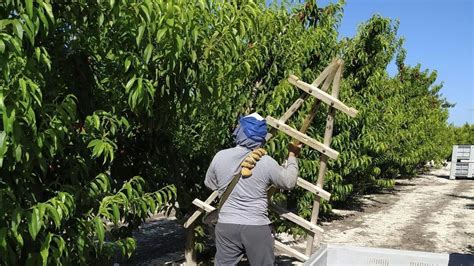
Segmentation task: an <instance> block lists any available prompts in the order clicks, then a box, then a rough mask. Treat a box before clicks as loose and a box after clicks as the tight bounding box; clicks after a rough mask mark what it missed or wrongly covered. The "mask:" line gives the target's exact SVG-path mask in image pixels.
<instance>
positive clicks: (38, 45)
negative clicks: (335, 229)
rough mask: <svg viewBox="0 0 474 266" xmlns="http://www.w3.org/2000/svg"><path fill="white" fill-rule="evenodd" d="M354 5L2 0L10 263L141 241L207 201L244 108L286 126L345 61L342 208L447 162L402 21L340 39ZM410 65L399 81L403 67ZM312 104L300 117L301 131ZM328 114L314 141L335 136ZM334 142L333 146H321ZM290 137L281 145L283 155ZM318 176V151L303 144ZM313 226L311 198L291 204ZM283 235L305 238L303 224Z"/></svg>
mask: <svg viewBox="0 0 474 266" xmlns="http://www.w3.org/2000/svg"><path fill="white" fill-rule="evenodd" d="M343 4H344V2H343V1H340V2H338V3H336V4H330V5H328V6H326V7H324V8H321V7H318V6H317V4H316V2H315V1H307V2H306V3H305V4H304V5H296V6H288V5H276V4H275V5H272V6H270V7H268V6H266V3H265V1H263V0H255V1H250V0H248V1H210V0H199V1H186V0H171V1H169V0H167V1H165V0H117V1H115V0H109V1H86V0H78V1H73V2H71V3H68V4H65V3H64V2H61V1H54V2H53V1H48V0H5V1H2V2H1V3H0V72H1V75H2V77H1V79H0V113H1V117H2V123H0V129H1V131H0V213H3V215H2V218H1V219H0V261H1V264H11V265H15V264H25V263H27V264H43V265H46V264H70V263H74V264H75V263H77V262H80V263H82V264H90V263H92V262H94V261H98V260H102V259H105V258H107V257H115V256H117V254H121V255H122V256H129V255H130V254H131V252H132V251H133V249H134V247H135V242H134V240H133V238H131V237H130V236H131V231H132V230H134V229H136V228H137V226H138V225H139V224H140V223H141V222H142V221H143V220H144V219H145V218H146V217H148V216H149V215H151V214H152V213H154V212H156V211H162V210H165V209H166V208H167V207H168V206H172V205H173V202H174V201H175V200H177V201H178V203H179V206H180V209H179V210H178V212H177V214H178V215H185V214H186V213H188V212H189V209H190V206H191V201H192V199H193V198H195V197H201V198H202V197H205V196H206V195H208V193H209V191H207V190H206V189H205V188H204V187H203V176H204V174H205V171H206V169H207V166H208V164H209V162H210V160H211V159H212V156H213V155H214V153H215V152H216V151H218V150H219V149H222V148H225V147H229V146H231V145H232V139H231V132H232V129H233V127H234V126H235V123H236V121H237V118H238V116H239V115H241V114H245V113H249V112H252V111H258V112H259V113H261V114H262V115H272V116H274V117H279V116H281V114H282V113H283V112H284V110H285V109H286V108H288V107H289V105H290V104H291V103H292V102H293V101H294V100H295V99H296V98H297V97H298V94H299V92H298V90H297V89H295V88H293V87H292V86H290V84H289V83H288V82H287V81H286V79H287V77H288V75H289V74H296V75H298V76H300V77H301V78H302V79H303V80H306V81H311V80H313V79H314V78H315V77H316V76H317V75H318V74H319V72H320V71H321V70H322V69H323V68H324V67H325V66H326V65H328V64H329V63H330V62H331V60H332V59H333V58H335V57H341V58H343V60H344V61H345V70H344V73H343V82H342V87H341V95H340V98H341V99H342V100H343V101H344V102H345V103H347V104H348V105H350V106H353V107H355V108H357V109H358V110H359V115H358V116H357V118H355V119H351V118H348V117H346V116H345V115H344V114H337V116H336V124H335V131H334V138H333V142H332V144H331V146H332V147H333V148H334V149H336V150H338V151H340V152H341V154H340V158H339V159H338V160H336V161H331V162H330V167H329V168H330V171H329V172H328V174H327V176H326V179H327V181H326V187H325V189H326V190H328V191H330V192H331V193H332V200H331V202H325V203H324V204H323V211H325V212H328V211H329V210H330V208H331V205H332V204H333V203H334V202H343V201H346V200H348V199H350V197H351V196H354V195H359V194H362V193H365V192H367V191H370V190H373V189H379V188H383V187H389V186H391V185H393V178H394V177H396V176H399V175H411V174H413V173H415V171H416V169H417V168H418V167H419V166H421V165H423V164H424V163H425V162H426V161H428V160H431V159H435V160H442V159H444V158H445V157H447V156H448V154H449V152H450V151H449V144H450V143H451V142H450V140H449V139H450V138H451V134H450V133H449V132H450V131H447V130H446V129H447V123H446V120H447V116H448V111H447V109H448V107H449V104H448V103H447V102H446V101H445V99H444V98H443V97H442V96H441V95H439V90H440V89H441V86H440V85H436V84H435V80H436V72H432V71H427V70H421V67H420V66H415V67H412V66H407V65H405V63H404V59H405V53H406V52H405V50H404V48H403V40H401V39H399V38H398V37H397V24H396V23H394V22H393V21H391V20H390V19H387V18H383V17H380V16H374V17H372V18H371V19H370V20H368V21H367V22H365V23H364V24H362V25H361V26H360V28H359V31H358V33H357V35H356V36H355V37H353V38H344V39H342V40H339V39H338V31H337V28H338V26H339V23H340V20H341V18H342V15H343ZM393 59H395V60H396V64H397V66H398V73H397V74H396V75H395V76H389V75H388V74H387V71H386V68H387V65H388V64H389V63H390V62H391V61H392V60H393ZM310 104H311V103H308V105H305V106H304V107H303V110H302V112H300V113H299V114H298V115H297V116H296V118H295V119H292V120H291V121H289V123H290V125H292V126H294V127H298V126H299V125H300V124H301V123H302V121H303V117H304V114H305V113H307V111H308V109H309V108H310ZM325 111H327V110H324V109H322V112H320V114H319V115H318V116H317V117H316V119H315V122H314V123H313V126H312V127H311V128H310V130H309V131H308V134H309V135H311V136H322V135H323V131H324V126H323V125H324V124H325ZM316 138H318V137H316ZM289 141H290V139H288V138H287V137H286V136H284V135H278V136H277V137H276V138H274V139H273V140H272V141H270V142H269V143H268V144H267V149H268V151H269V153H270V155H272V156H273V157H274V158H276V159H278V160H283V159H284V157H285V155H286V153H287V151H286V148H285V147H286V146H287V143H288V142H289ZM301 158H302V159H301V160H300V169H301V176H302V177H303V178H305V179H307V180H310V181H314V178H315V177H316V176H317V175H316V173H317V171H318V169H317V168H318V165H319V163H318V159H319V156H318V154H317V153H316V152H315V151H313V150H310V149H304V150H303V153H302V155H301ZM277 199H278V200H280V201H286V202H287V204H288V205H289V206H290V208H293V209H294V211H297V212H299V213H300V214H301V215H303V216H306V217H308V216H309V215H310V213H311V209H310V208H311V205H312V200H313V198H312V196H311V194H308V193H306V192H304V191H302V190H294V191H292V192H291V193H289V194H282V193H280V194H278V195H277ZM279 229H280V230H292V231H293V232H295V233H298V232H299V231H298V230H297V229H296V228H294V227H292V226H290V225H289V224H280V227H279Z"/></svg>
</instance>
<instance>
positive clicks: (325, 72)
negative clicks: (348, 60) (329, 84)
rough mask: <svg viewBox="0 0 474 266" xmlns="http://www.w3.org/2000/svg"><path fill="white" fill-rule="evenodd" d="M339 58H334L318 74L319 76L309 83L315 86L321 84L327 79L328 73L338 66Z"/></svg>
mask: <svg viewBox="0 0 474 266" xmlns="http://www.w3.org/2000/svg"><path fill="white" fill-rule="evenodd" d="M339 64H340V62H339V60H338V59H336V60H333V61H332V62H331V63H330V64H329V65H328V66H327V67H326V68H325V69H324V70H323V71H322V72H321V74H319V76H318V77H317V78H316V79H315V80H314V81H313V83H311V85H313V86H315V87H319V85H321V83H322V82H323V81H324V80H325V79H327V76H328V75H329V73H333V72H335V70H336V69H337V68H338V67H339Z"/></svg>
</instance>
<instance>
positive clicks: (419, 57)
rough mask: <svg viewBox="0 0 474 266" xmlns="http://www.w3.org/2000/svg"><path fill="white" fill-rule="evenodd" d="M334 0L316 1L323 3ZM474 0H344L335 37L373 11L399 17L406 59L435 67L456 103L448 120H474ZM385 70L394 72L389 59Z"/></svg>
mask: <svg viewBox="0 0 474 266" xmlns="http://www.w3.org/2000/svg"><path fill="white" fill-rule="evenodd" d="M330 2H336V0H320V1H317V3H318V6H320V7H322V6H325V5H327V4H328V3H330ZM473 3H474V0H346V6H345V8H344V18H343V19H342V24H341V27H340V30H339V34H340V37H352V36H354V35H355V33H356V32H357V27H358V25H359V24H360V23H362V22H364V21H367V20H368V19H369V18H370V17H371V16H372V15H374V14H380V15H382V16H384V17H389V18H392V19H398V20H399V21H400V27H399V30H398V35H399V37H404V38H405V48H406V50H407V58H406V63H407V64H408V65H412V66H414V65H416V64H418V63H420V64H421V69H422V70H423V69H430V70H437V72H438V79H437V83H441V82H443V84H444V86H443V89H442V90H441V94H442V95H443V96H444V97H445V98H447V99H448V101H449V102H451V103H455V104H456V106H455V107H454V108H451V109H450V114H449V120H448V121H449V122H450V123H453V124H455V125H457V126H459V125H462V124H464V123H466V122H468V123H470V124H474V46H473V45H474V44H473V39H474V20H473V17H474V4H473ZM388 71H389V73H390V74H394V73H395V72H396V68H395V66H394V64H392V65H391V66H389V69H388Z"/></svg>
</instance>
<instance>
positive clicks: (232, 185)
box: [217, 167, 241, 211]
mask: <svg viewBox="0 0 474 266" xmlns="http://www.w3.org/2000/svg"><path fill="white" fill-rule="evenodd" d="M240 176H241V173H240V167H239V171H238V172H237V173H236V174H235V175H234V176H233V177H232V181H230V183H229V185H228V186H227V188H226V189H225V191H224V193H222V197H221V199H220V201H219V206H218V207H217V209H218V210H219V211H220V210H221V208H222V206H224V203H225V201H226V200H227V199H228V198H229V196H230V193H232V190H234V188H235V186H236V185H237V183H239V180H240Z"/></svg>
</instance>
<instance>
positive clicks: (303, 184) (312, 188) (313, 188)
mask: <svg viewBox="0 0 474 266" xmlns="http://www.w3.org/2000/svg"><path fill="white" fill-rule="evenodd" d="M296 184H297V185H298V186H299V187H301V188H304V189H306V190H308V191H309V192H311V193H314V194H316V195H317V196H319V197H321V198H323V199H325V200H329V199H330V198H331V193H329V192H327V191H326V190H324V189H322V188H320V187H318V186H316V185H314V184H312V183H310V182H308V181H306V180H304V179H303V178H301V177H298V181H296Z"/></svg>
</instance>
